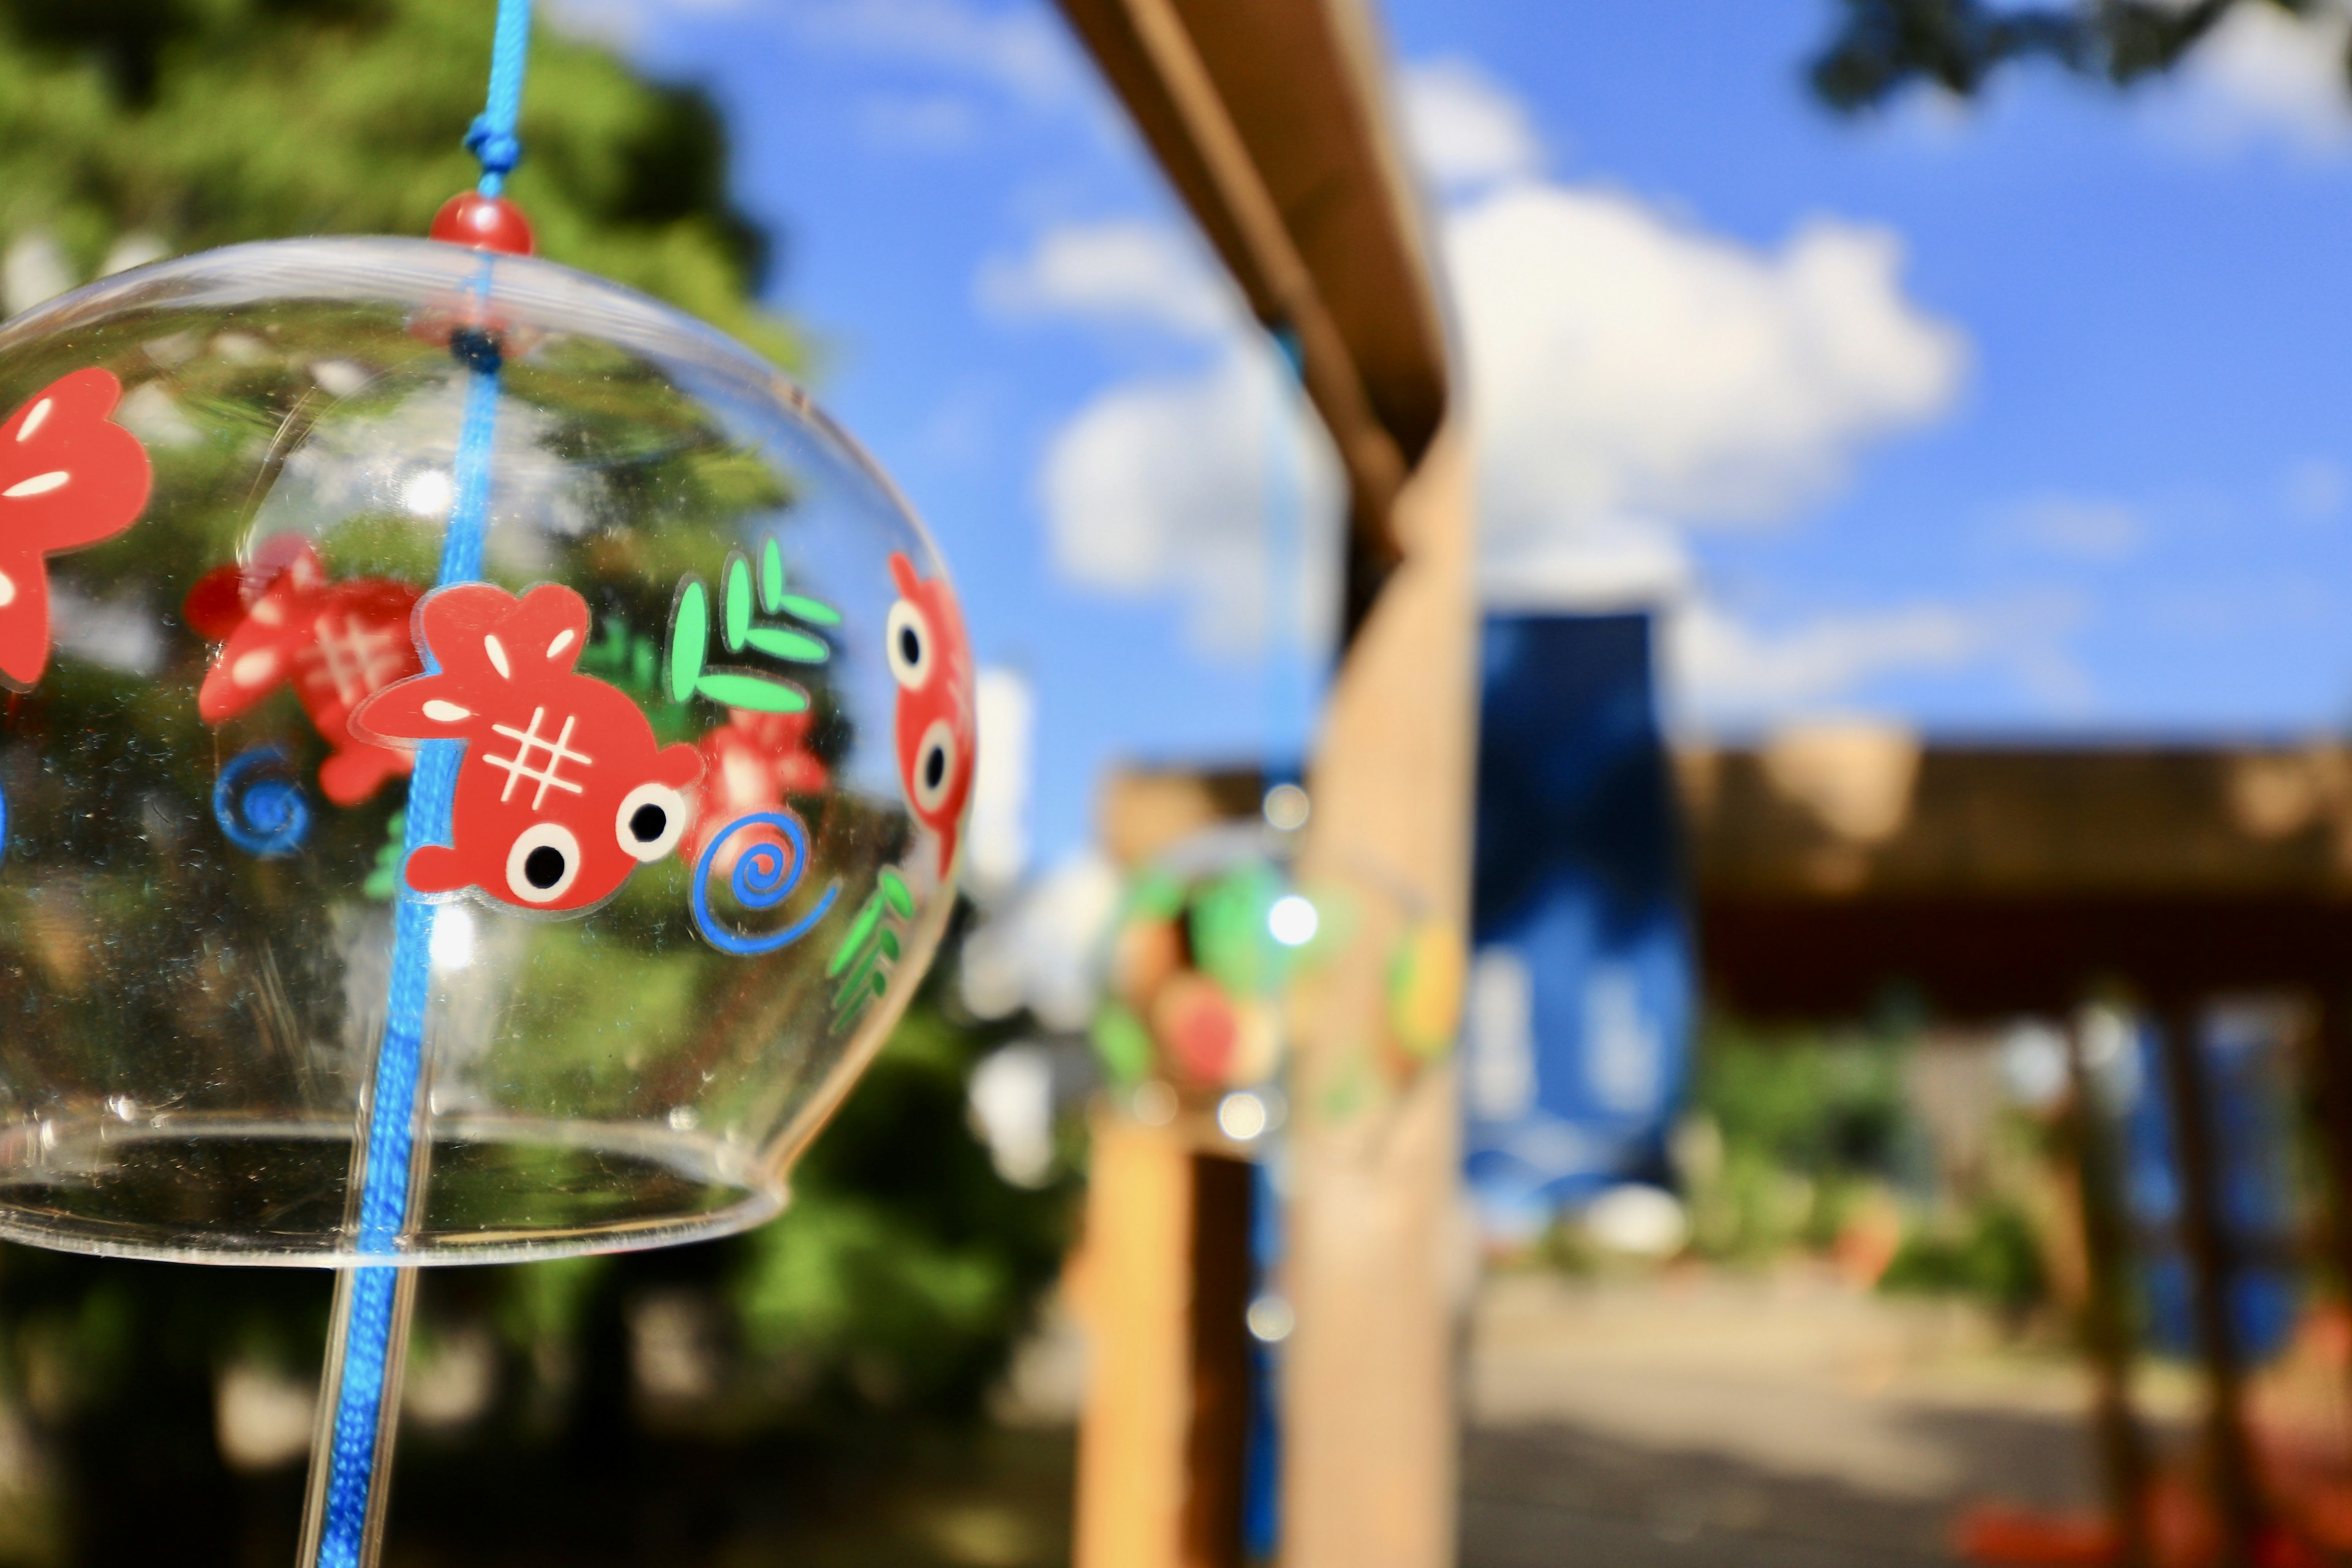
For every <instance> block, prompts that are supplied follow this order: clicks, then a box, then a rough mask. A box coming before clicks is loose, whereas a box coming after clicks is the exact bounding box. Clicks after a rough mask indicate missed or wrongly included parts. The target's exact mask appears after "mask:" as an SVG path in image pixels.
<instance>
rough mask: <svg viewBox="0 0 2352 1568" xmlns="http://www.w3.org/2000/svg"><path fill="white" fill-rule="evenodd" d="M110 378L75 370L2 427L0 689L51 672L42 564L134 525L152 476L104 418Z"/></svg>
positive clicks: (114, 391)
mask: <svg viewBox="0 0 2352 1568" xmlns="http://www.w3.org/2000/svg"><path fill="white" fill-rule="evenodd" d="M121 395H122V384H121V382H119V381H117V380H115V379H114V374H113V373H112V372H110V371H104V370H100V369H97V368H96V367H92V368H90V369H89V370H78V371H75V372H74V373H73V374H71V375H68V376H62V377H60V378H58V380H56V381H53V382H51V383H49V384H48V385H47V386H45V387H43V388H42V389H41V390H40V391H39V392H38V393H37V394H36V395H34V396H33V398H32V399H31V400H30V401H29V402H27V403H26V405H24V406H23V407H22V408H19V409H17V410H16V413H14V414H12V415H10V416H8V422H7V423H6V424H5V425H0V680H5V682H6V683H7V684H8V685H10V686H13V687H15V688H16V689H18V690H19V691H29V690H31V689H33V683H34V682H36V681H37V680H39V679H41V672H42V671H43V670H45V669H47V668H48V664H49V567H48V558H49V557H50V556H52V555H62V554H64V553H65V552H67V551H68V550H80V549H82V548H84V547H86V546H88V545H92V544H96V543H98V542H100V541H101V540H107V539H111V538H113V537H114V536H115V535H116V534H118V533H121V531H123V530H124V529H126V528H129V527H130V526H131V524H132V523H133V522H135V521H138V519H139V513H140V510H141V509H142V508H143V507H144V506H146V504H147V489H148V486H149V484H150V483H151V482H152V479H153V476H152V473H151V472H150V470H149V468H148V466H147V449H146V448H145V447H142V446H141V445H140V444H139V437H136V436H133V435H132V434H131V432H130V431H128V430H125V429H124V428H123V427H122V426H120V425H116V424H113V423H111V422H110V421H109V420H108V419H107V417H106V416H108V415H109V414H110V413H112V412H113V411H114V405H115V403H116V401H117V400H118V399H119V398H121Z"/></svg>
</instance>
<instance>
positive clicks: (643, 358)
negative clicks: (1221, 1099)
mask: <svg viewBox="0 0 2352 1568" xmlns="http://www.w3.org/2000/svg"><path fill="white" fill-rule="evenodd" d="M529 24H530V12H529V5H528V4H527V0H500V5H499V17H498V30H497V35H496V43H495V47H494V53H493V63H492V68H491V73H490V90H489V98H488V109H487V110H486V111H485V112H484V113H483V115H482V116H481V117H480V118H479V119H478V121H476V122H475V124H474V127H473V129H472V132H471V133H470V134H469V135H468V137H467V145H468V146H469V147H470V148H471V149H472V150H473V151H474V152H475V153H477V155H478V157H479V158H480V160H481V163H482V168H483V174H482V179H481V184H480V186H479V188H478V190H476V191H472V192H467V193H466V194H464V195H460V196H458V197H457V198H455V199H454V200H452V201H451V202H450V203H449V204H448V205H447V206H446V207H445V208H444V209H443V210H442V213H441V215H440V216H439V217H438V218H437V219H436V221H435V224H434V226H433V237H432V238H431V239H429V240H411V239H386V238H364V239H311V240H294V241H281V242H275V243H269V244H261V245H246V246H237V247H230V248H227V249H223V250H217V251H212V252H208V253H205V254H203V255H198V256H194V257H190V258H185V259H183V260H178V261H173V262H168V263H164V264H161V265H158V266H153V267H149V268H143V269H141V270H139V271H135V272H130V273H125V274H121V275H120V276H117V277H113V278H110V279H105V280H103V281H101V282H99V283H96V284H93V285H91V286H90V287H89V288H86V289H81V290H79V292H77V293H74V294H70V295H68V296H66V297H64V298H62V299H59V300H55V301H53V302H52V303H50V304H48V305H47V306H45V307H43V308H41V309H39V310H36V311H33V312H31V313H29V314H27V315H25V316H23V317H20V318H18V319H17V320H16V321H12V322H10V323H8V324H7V325H6V326H5V328H0V408H6V409H10V410H13V412H12V413H10V414H9V415H8V416H7V418H6V420H5V423H0V682H5V686H6V688H7V689H8V691H7V695H6V696H5V698H0V976H5V978H0V993H5V1005H6V1007H7V1009H8V1014H9V1017H10V1020H11V1026H10V1028H9V1030H8V1031H7V1033H6V1035H5V1037H0V1235H5V1236H8V1237H12V1238H15V1239H17V1240H22V1241H27V1242H32V1243H35V1244H37V1245H42V1246H49V1247H68V1248H75V1249H79V1250H82V1251H88V1252H100V1253H108V1254H113V1255H119V1256H126V1257H143V1258H175V1259H181V1260H185V1261H190V1262H206V1263H248V1264H310V1265H317V1266H325V1267H331V1268H336V1269H338V1270H340V1271H341V1272H340V1275H339V1284H338V1288H337V1293H336V1302H335V1313H334V1319H333V1328H332V1333H331V1342H330V1345H329V1350H328V1359H327V1375H326V1384H325V1389H324V1398H325V1401H326V1415H325V1417H324V1419H322V1421H321V1423H320V1436H319V1442H318V1447H317V1452H316V1453H315V1455H314V1458H313V1463H312V1472H311V1476H312V1479H311V1487H310V1510H309V1516H308V1520H307V1523H306V1529H305V1534H304V1543H303V1560H304V1563H306V1564H308V1563H319V1564H323V1565H327V1568H355V1565H359V1564H364V1563H370V1562H372V1561H373V1558H374V1556H375V1553H376V1549H377V1545H378V1542H379V1540H380V1537H381V1532H382V1528H383V1502H384V1490H385V1489H384V1479H385V1476H386V1473H387V1470H388V1467H389V1463H390V1458H391V1449H392V1436H393V1429H394V1414H395V1412H396V1410H397V1407H398V1403H399V1401H398V1397H397V1395H398V1391H399V1385H400V1372H401V1359H402V1351H403V1348H404V1342H405V1338H406V1327H407V1318H408V1312H409V1307H410V1303H411V1302H412V1300H413V1299H414V1295H415V1266H418V1265H425V1264H442V1263H483V1262H494V1261H506V1260H513V1259H520V1258H545V1257H551V1256H558V1255H562V1254H567V1253H580V1252H590V1251H605V1250H612V1249H614V1248H620V1247H654V1246H661V1245H667V1244H671V1243H676V1242H681V1241H688V1240H693V1239H697V1238H700V1237H710V1236H716V1235H720V1234H724V1233H726V1232H729V1231H732V1230H737V1229H740V1228H742V1227H744V1226H750V1225H753V1224H756V1223H758V1222H760V1221H761V1220H763V1219H766V1218H768V1217H769V1216H771V1215H774V1214H775V1213H776V1212H777V1211H778V1210H779V1209H780V1208H781V1207H782V1205H783V1202H784V1187H783V1174H784V1171H785V1169H786V1167H787V1166H788V1165H789V1164H790V1163H791V1162H792V1160H793V1157H794V1155H795V1154H796V1153H797V1152H799V1151H800V1149H801V1148H802V1147H803V1146H804V1145H805V1144H806V1142H808V1140H809V1139H810V1138H811V1137H813V1136H814V1133H815V1131H816V1130H817V1129H818V1127H819V1126H820V1125H821V1124H822V1123H823V1122H824V1119H825V1117H826V1116H827V1114H828V1113H829V1112H830V1111H831V1110H832V1109H833V1107H834V1106H835V1105H836V1104H837V1103H838V1102H839V1100H841V1098H842V1096H843V1094H844V1093H845V1091H846V1090H847V1089H848V1087H849V1085H850V1083H851V1082H852V1081H853V1080H854V1079H855V1078H856V1075H857V1073H858V1072H859V1070H860V1069H861V1068H863V1067H864V1066H865V1064H866V1060H867V1059H868V1058H870V1057H871V1056H872V1055H873V1053H874V1052H875V1051H876V1050H877V1048H878V1047H879V1045H880V1043H881V1041H882V1039H883V1037H884V1036H885V1035H886V1034H887V1030H888V1028H889V1026H890V1024H891V1023H892V1021H893V1020H894V1019H895V1018H896V1016H898V1012H899V1011H900V1010H901V1009H902V1007H903V1006H904V1005H905V1002H906V998H907V996H908V993H909V992H910V990H911V989H912V987H913V985H914V984H915V982H916V981H917V979H918V978H919V975H920V973H921V972H922V970H923V969H924V967H925V966H926V965H927V964H928V963H929V960H930V957H931V955H932V952H933V951H934V950H935V948H936V947H937V945H938V943H939V941H940V932H941V930H942V928H943V926H944V925H945V923H946V921H947V918H948V915H949V912H950V904H951V902H952V898H951V892H952V889H951V880H952V877H953V873H954V869H955V865H956V858H957V840H958V835H959V832H960V829H961V823H962V820H963V816H964V808H965V804H966V799H967V797H968V795H969V794H970V789H971V778H972V767H973V732H972V712H973V708H972V682H971V656H970V653H969V650H968V648H967V646H966V644H965V640H964V633H963V626H962V620H961V614H960V612H959V610H958V608H957V605H956V600H955V596H954V594H953V593H952V591H951V590H950V587H949V584H948V580H947V575H946V573H945V571H944V569H943V567H942V564H941V563H940V558H939V555H938V552H937V551H936V550H935V549H934V548H933V547H932V545H931V543H930V542H929V539H928V537H927V536H926V535H925V534H924V532H923V530H922V528H921V527H920V525H919V523H918V522H917V521H915V519H914V517H913V516H912V515H911V514H910V512H909V511H908V509H907V507H906V505H905V503H904V502H903V501H901V500H900V499H899V498H898V495H897V493H896V492H895V490H894V489H892V488H891V486H890V483H889V481H888V480H887V479H886V478H885V477H884V476H883V475H882V473H881V472H880V470H879V469H877V468H876V467H875V466H874V464H873V463H872V462H871V461H870V460H869V459H868V458H866V456H865V455H864V454H863V453H862V452H860V451H859V450H858V449H857V447H856V446H855V445H853V444H852V443H851V441H850V440H849V439H848V438H847V437H845V435H843V434H842V433H841V432H840V431H839V430H838V429H837V428H836V427H835V426H833V425H832V424H831V423H829V422H828V421H827V420H826V419H825V418H824V416H823V415H822V414H821V413H819V412H818V411H817V410H816V409H815V407H814V405H812V404H811V403H810V401H809V399H808V398H807V396H806V395H804V394H803V392H802V391H801V390H800V389H799V388H798V387H796V386H794V385H793V384H791V383H789V382H788V381H786V380H785V379H784V378H783V377H782V376H781V375H779V374H777V373H776V372H775V371H774V370H773V369H772V367H770V366H769V365H768V364H766V363H763V362H762V361H761V360H760V359H758V358H756V357H755V356H754V355H752V354H751V353H750V352H749V351H747V350H745V349H744V348H742V347H741V346H740V345H738V344H736V343H735V342H732V341H730V340H729V339H727V338H726V337H724V336H722V335H720V334H719V333H718V332H716V331H712V330H710V329H709V328H708V327H706V326H703V325H702V324H700V323H699V322H697V321H691V320H689V319H688V318H686V317H684V316H682V315H680V314H679V313H677V311H675V310H670V309H668V308H667V307H665V306H663V305H660V304H658V303H656V302H655V301H654V300H649V299H646V298H645V297H643V296H641V295H638V294H635V293H633V292H631V291H629V290H627V289H621V288H618V287H616V286H614V285H612V284H610V283H607V282H604V281H602V280H599V279H594V278H591V277H588V276H586V275H583V274H582V273H579V272H574V271H572V270H570V269H568V268H562V267H559V266H555V265H552V264H551V263H548V262H545V261H541V260H538V259H535V258H533V257H532V256H531V254H530V252H531V233H530V225H529V224H528V222H527V221H526V220H525V218H524V216H523V215H522V214H521V212H520V210H518V209H517V208H516V207H515V205H513V204H512V203H511V202H510V201H509V200H508V199H507V197H506V196H505V195H504V194H503V188H504V184H505V180H506V176H507V174H509V172H510V171H511V170H512V169H513V168H514V166H515V163H516V161H517V159H518V157H519V156H520V143H519V142H518V141H517V139H516V132H515V127H516V118H517V111H518V108H519V105H520V99H521V92H522V80H523V65H524V59H525V55H526V49H527V44H528V37H529Z"/></svg>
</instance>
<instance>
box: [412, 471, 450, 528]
mask: <svg viewBox="0 0 2352 1568" xmlns="http://www.w3.org/2000/svg"><path fill="white" fill-rule="evenodd" d="M451 493H452V492H451V489H450V486H449V476H448V475H447V474H446V473H444V472H442V471H441V470H440V469H439V468H425V469H422V470H420V471H419V472H417V473H416V474H415V475H412V476H411V477H410V479H409V481H408V483H406V484H405V485H403V486H402V487H401V490H400V504H401V505H403V506H404V507H406V508H407V509H408V510H411V511H413V512H415V514H416V515H417V516H419V517H439V516H440V515H441V514H442V513H443V512H445V511H447V510H449V498H450V495H451Z"/></svg>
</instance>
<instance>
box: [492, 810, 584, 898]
mask: <svg viewBox="0 0 2352 1568" xmlns="http://www.w3.org/2000/svg"><path fill="white" fill-rule="evenodd" d="M579 878H580V840H579V839H577V838H575V837H572V830H571V829H570V828H568V827H566V826H563V825H562V823H560V822H535V823H533V824H531V826H529V827H526V828H524V829H523V830H522V831H521V832H520V833H519V834H517V835H516V836H515V841H514V847H512V848H510V849H509V850H508V851H507V888H508V889H509V891H511V892H512V893H513V894H514V896H515V897H516V898H518V899H520V900H522V901H523V902H524V903H526V904H551V903H553V902H555V900H558V899H560V898H562V896H563V895H564V894H565V893H567V892H569V891H570V890H571V888H572V883H573V882H575V881H577V880H578V879H579Z"/></svg>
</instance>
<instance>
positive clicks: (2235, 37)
mask: <svg viewBox="0 0 2352 1568" xmlns="http://www.w3.org/2000/svg"><path fill="white" fill-rule="evenodd" d="M2347 43H2352V15H2347V11H2346V9H2345V7H2344V5H2341V4H2323V5H2318V6H2315V7H2314V8H2313V10H2312V12H2311V14H2310V15H2309V16H2304V17H2295V16H2289V15H2287V14H2286V13H2285V12H2284V11H2282V10H2280V9H2279V8H2278V7H2277V6H2275V5H2263V4H2242V5H2234V6H2232V7H2231V9H2230V12H2229V14H2228V15H2227V16H2224V17H2223V18H2222V20H2221V23H2220V24H2219V25H2218V26H2216V27H2215V28H2214V29H2213V31H2212V33H2211V34H2210V36H2209V37H2207V38H2206V39H2205V41H2204V42H2203V43H2202V44H2201V45H2200V46H2199V47H2198V48H2197V50H2196V51H2195V52H2194V53H2193V54H2191V55H2190V56H2189V61H2188V63H2187V65H2186V66H2184V67H2183V68H2182V70H2181V75H2180V79H2179V81H2178V82H2176V83H2172V84H2168V89H2167V90H2164V91H2162V92H2160V93H2159V94H2158V101H2157V106H2156V108H2155V110H2154V113H2155V115H2156V117H2157V123H2158V126H2159V127H2160V128H2161V129H2162V131H2163V132H2164V133H2165V134H2167V135H2168V136H2172V137H2178V138H2180V139H2183V140H2185V141H2187V142H2189V144H2191V145H2193V146H2197V147H2200V148H2203V149H2207V150H2213V151H2232V150H2235V149H2237V148H2239V147H2242V146H2245V145H2248V144H2251V143H2260V142H2283V143H2284V144H2285V145H2287V146H2288V147H2291V148H2294V149H2295V150H2298V151H2301V152H2305V153H2342V152H2344V151H2345V150H2347V148H2352V100H2347V93H2346V90H2345V78H2344V58H2345V50H2346V46H2347Z"/></svg>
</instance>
